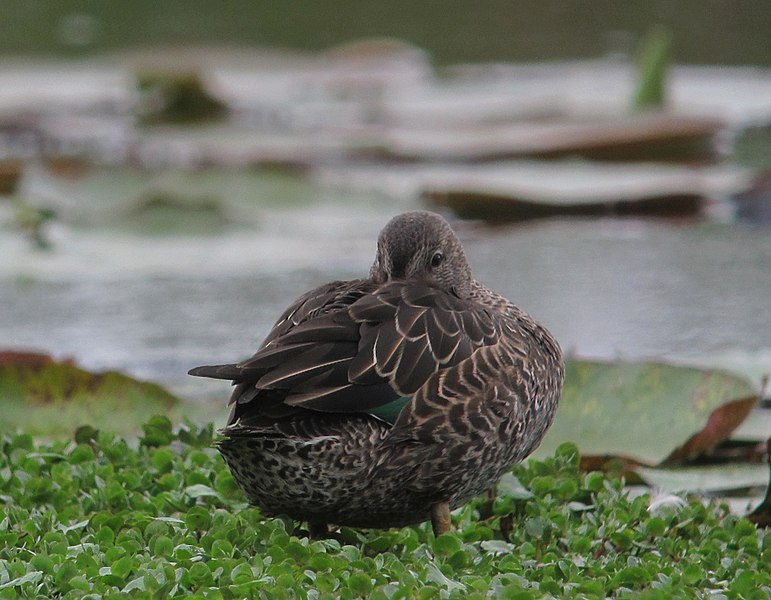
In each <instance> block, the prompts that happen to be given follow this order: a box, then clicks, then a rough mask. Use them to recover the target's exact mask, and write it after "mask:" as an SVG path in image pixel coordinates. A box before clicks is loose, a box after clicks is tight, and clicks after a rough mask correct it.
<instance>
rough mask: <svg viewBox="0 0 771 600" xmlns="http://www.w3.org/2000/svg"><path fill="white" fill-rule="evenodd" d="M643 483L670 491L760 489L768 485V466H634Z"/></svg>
mask: <svg viewBox="0 0 771 600" xmlns="http://www.w3.org/2000/svg"><path fill="white" fill-rule="evenodd" d="M635 473H637V474H638V475H639V476H640V477H641V478H642V479H643V481H645V483H647V484H648V485H651V486H653V487H656V488H659V489H662V490H666V491H670V492H683V491H689V492H690V491H706V492H729V491H735V490H742V489H747V488H763V487H764V486H765V485H766V483H767V482H768V466H767V465H764V464H724V465H704V466H698V467H683V468H678V469H658V468H649V467H641V466H637V467H635Z"/></svg>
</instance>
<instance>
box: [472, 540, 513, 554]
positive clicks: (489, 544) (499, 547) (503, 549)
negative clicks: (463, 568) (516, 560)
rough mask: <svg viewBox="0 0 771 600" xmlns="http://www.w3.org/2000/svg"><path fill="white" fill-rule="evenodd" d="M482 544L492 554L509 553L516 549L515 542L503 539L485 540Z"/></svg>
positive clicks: (483, 548)
mask: <svg viewBox="0 0 771 600" xmlns="http://www.w3.org/2000/svg"><path fill="white" fill-rule="evenodd" d="M480 546H481V547H482V550H484V551H485V552H489V553H490V554H509V553H511V552H513V551H514V544H511V543H509V542H504V541H503V540H485V541H484V542H482V543H481V544H480Z"/></svg>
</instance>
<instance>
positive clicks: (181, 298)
mask: <svg viewBox="0 0 771 600" xmlns="http://www.w3.org/2000/svg"><path fill="white" fill-rule="evenodd" d="M417 207H419V204H418V203H417V201H415V200H408V201H404V202H401V203H396V202H394V201H393V200H391V199H387V198H385V197H382V196H377V195H371V196H369V197H365V198H361V199H360V200H359V201H357V202H340V201H337V202H335V201H326V202H314V203H311V204H307V205H303V206H295V207H287V208H283V209H274V210H266V211H264V212H261V213H260V219H259V220H258V221H257V223H256V224H249V226H248V227H243V228H237V227H236V228H230V229H229V230H228V231H227V232H226V233H225V234H222V235H218V236H185V235H180V236H172V237H152V236H139V235H136V234H132V233H130V232H110V231H104V230H93V229H84V230H76V229H66V228H65V229H61V230H58V231H55V232H54V234H55V235H54V237H55V238H56V241H57V246H56V250H55V251H54V252H52V253H41V252H34V251H31V250H30V249H29V248H28V247H27V245H26V243H25V241H24V240H22V239H21V238H20V237H19V236H15V235H9V234H7V232H6V235H4V236H2V238H0V256H3V257H5V258H3V259H2V260H0V305H2V306H3V310H2V311H0V331H2V343H1V344H0V346H2V347H26V348H33V349H37V350H42V351H45V352H51V353H53V354H54V355H55V356H57V357H72V358H74V359H76V360H77V361H78V362H79V363H82V364H83V365H85V366H86V367H89V368H94V369H107V368H110V369H121V370H126V371H129V372H130V373H132V374H134V375H137V376H140V377H144V378H150V379H154V380H158V381H160V382H163V383H166V384H168V385H171V386H172V387H173V388H174V389H175V390H177V391H178V392H180V393H182V394H183V395H187V396H191V397H192V396H200V395H201V394H204V393H207V392H213V391H214V390H219V392H220V393H222V387H221V386H222V384H216V383H215V384H214V386H219V387H212V386H207V384H203V383H201V382H200V380H192V379H191V378H188V377H187V376H186V375H185V373H186V371H187V370H188V369H189V368H190V367H192V366H195V365H197V364H201V363H205V362H210V361H215V362H216V361H229V360H236V359H240V358H244V357H246V356H248V355H249V354H251V353H252V352H253V351H254V350H255V349H256V347H257V344H258V343H259V342H260V341H261V339H262V337H263V336H264V335H265V334H266V333H267V331H268V329H269V328H270V326H271V324H272V323H273V321H274V320H275V319H276V317H277V316H278V314H279V313H280V312H281V310H282V309H283V308H284V307H285V306H286V305H287V304H288V303H289V302H290V301H292V300H293V299H294V298H295V297H297V296H298V295H299V294H300V293H302V292H304V291H305V290H307V289H308V288H310V287H312V286H315V285H318V284H321V283H324V282H326V281H329V280H333V279H340V278H353V277H358V276H364V275H366V273H367V270H368V268H369V265H370V263H371V260H372V257H373V255H374V249H375V239H376V236H377V233H378V231H379V229H380V227H381V226H382V225H383V224H384V223H385V222H386V221H387V220H388V219H389V218H390V217H391V216H392V215H393V214H395V213H398V212H401V211H403V210H407V209H410V208H417ZM455 225H456V229H457V231H458V232H459V235H460V236H461V238H462V240H463V242H464V245H465V247H466V250H467V253H468V255H469V259H470V262H471V264H472V267H473V269H474V271H475V274H476V276H477V278H478V279H480V280H481V281H483V282H485V283H487V284H488V285H489V286H490V287H492V288H493V289H495V290H497V291H499V292H501V293H503V294H504V295H506V296H507V297H509V298H510V299H512V300H513V301H515V302H516V303H518V304H519V305H520V306H522V307H524V308H525V309H526V310H528V311H529V312H531V313H532V314H533V315H534V316H536V317H537V318H538V319H540V320H542V321H543V322H544V323H546V324H547V325H548V326H549V328H550V329H552V331H553V332H554V334H555V335H556V336H557V338H558V339H559V340H560V342H561V343H562V345H563V346H564V348H565V349H566V350H568V351H570V352H574V353H576V354H578V355H581V356H592V357H615V356H622V357H626V358H638V357H643V358H656V359H679V360H686V359H687V360H689V361H697V362H704V361H708V362H710V361H711V362H718V363H719V362H720V361H721V358H720V357H721V356H725V357H729V358H728V359H727V360H728V362H730V363H731V365H732V366H733V365H734V363H736V362H737V361H736V356H737V355H738V356H739V357H740V360H739V361H738V362H740V363H744V365H743V366H745V367H747V368H748V371H749V372H750V373H757V374H758V375H759V374H760V373H762V372H764V371H765V372H769V371H771V335H769V333H770V332H769V324H771V301H769V299H770V298H771V277H770V276H769V272H771V271H770V270H769V268H770V267H771V235H769V230H767V229H763V228H753V227H749V226H744V225H736V224H734V225H720V224H705V223H692V222H691V223H675V222H667V221H657V220H651V221H641V220H617V219H603V220H586V221H584V220H550V221H544V222H539V223H534V224H527V225H517V226H506V227H495V228H490V227H484V226H479V225H474V224H470V223H455ZM740 366H742V365H740Z"/></svg>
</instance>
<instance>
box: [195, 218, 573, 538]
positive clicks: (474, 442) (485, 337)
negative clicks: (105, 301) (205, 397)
mask: <svg viewBox="0 0 771 600" xmlns="http://www.w3.org/2000/svg"><path fill="white" fill-rule="evenodd" d="M190 373H191V374H192V375H199V376H204V377H215V378H221V379H231V380H232V381H233V383H234V384H235V386H236V387H235V390H234V392H233V395H232V398H231V404H232V411H231V414H230V418H229V420H228V424H227V427H225V429H224V430H222V434H223V435H224V439H223V441H221V442H220V444H219V449H220V451H221V452H222V455H223V456H224V458H225V460H226V461H227V463H228V465H229V466H230V468H231V470H232V471H233V474H234V476H235V478H236V481H238V483H239V485H240V486H241V487H242V488H243V490H244V491H245V492H246V494H247V496H248V497H249V500H250V501H251V502H252V503H254V504H255V505H257V506H259V507H260V508H261V509H262V510H263V511H264V512H265V513H266V514H273V515H288V516H290V517H292V518H295V519H298V520H303V521H308V522H309V523H310V524H311V527H312V529H314V530H318V529H319V528H323V526H324V525H326V524H328V523H331V524H337V525H349V526H356V527H381V528H382V527H393V526H403V525H408V524H412V523H417V522H421V521H425V520H428V519H429V518H431V519H432V522H433V524H434V529H435V531H437V533H440V532H442V531H444V530H446V528H447V526H448V525H447V524H448V523H449V514H447V511H448V510H449V509H452V508H455V507H457V506H460V505H461V504H463V503H464V502H466V501H467V500H469V499H470V498H472V497H474V496H476V495H478V494H480V493H481V492H483V491H484V490H486V489H487V488H489V487H491V486H493V485H494V484H495V483H496V482H497V480H498V479H499V478H500V477H501V475H502V474H503V473H505V472H506V471H507V470H508V469H510V468H511V466H512V465H513V464H514V463H516V462H518V461H520V460H522V459H523V458H524V457H526V456H527V455H528V454H530V452H532V451H533V450H534V449H535V448H536V447H537V446H538V444H539V443H540V441H541V439H542V438H543V436H544V434H545V433H546V430H547V429H548V427H549V425H550V424H551V422H552V419H553V417H554V413H555V410H556V408H557V403H558V401H559V396H560V392H561V389H562V381H563V376H564V368H563V364H562V357H561V352H560V349H559V345H558V344H557V342H556V341H555V340H554V338H553V337H552V336H551V335H550V334H549V332H548V331H547V330H546V329H544V328H543V327H542V326H541V325H540V324H538V323H536V322H535V321H534V320H533V319H531V318H530V317H529V316H528V315H527V314H525V313H524V312H523V311H522V310H520V309H519V308H517V307H516V306H514V305H513V304H511V303H510V302H509V301H508V300H506V299H505V298H503V297H501V296H499V295H497V294H495V293H493V292H491V291H490V290H489V289H487V288H486V287H485V286H483V285H482V284H480V283H479V282H477V281H475V280H474V279H473V276H472V274H471V270H470V268H469V266H468V263H467V262H466V258H465V255H464V253H463V248H462V246H461V244H460V242H459V241H458V238H457V237H456V236H455V234H454V233H453V232H452V230H451V229H450V227H449V225H448V224H447V223H446V221H445V220H444V219H442V218H441V217H440V216H438V215H436V214H433V213H429V212H423V211H416V212H410V213H405V214H403V215H399V216H397V217H395V218H394V219H392V220H391V221H390V222H389V223H388V224H387V225H386V227H385V228H384V229H383V231H382V232H381V234H380V237H379V239H378V250H377V257H376V259H375V263H374V264H373V266H372V269H371V271H370V276H369V278H367V279H359V280H354V281H337V282H333V283H329V284H327V285H324V286H321V287H319V288H317V289H314V290H312V291H310V292H308V293H306V294H305V295H303V296H301V297H300V298H299V299H298V300H296V301H295V302H294V303H293V304H292V305H291V306H290V307H289V308H288V309H287V310H286V311H285V312H284V314H283V315H282V316H281V317H280V318H279V320H278V322H277V323H276V325H275V326H274V328H273V330H272V331H271V332H270V334H269V335H268V337H267V338H266V340H265V341H264V342H263V344H262V346H261V347H260V349H259V350H258V351H257V353H256V354H255V355H254V356H252V357H251V358H250V359H248V360H246V361H244V362H242V363H238V364H229V365H216V366H205V367H198V368H196V369H193V370H192V371H191V372H190ZM402 406H403V408H401V410H399V409H400V407H402ZM386 415H396V416H395V417H393V418H388V417H387V416H386Z"/></svg>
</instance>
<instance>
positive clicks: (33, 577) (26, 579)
mask: <svg viewBox="0 0 771 600" xmlns="http://www.w3.org/2000/svg"><path fill="white" fill-rule="evenodd" d="M42 578H43V571H30V572H29V573H25V574H24V575H22V576H21V577H16V578H15V579H11V580H10V581H6V582H5V583H3V584H0V590H4V589H6V588H10V587H15V586H17V585H24V584H25V583H37V582H38V581H40V580H41V579H42Z"/></svg>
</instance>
